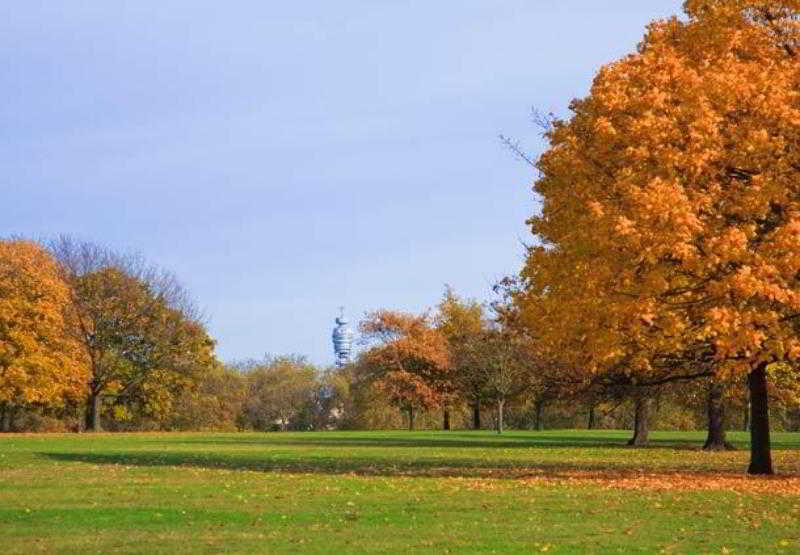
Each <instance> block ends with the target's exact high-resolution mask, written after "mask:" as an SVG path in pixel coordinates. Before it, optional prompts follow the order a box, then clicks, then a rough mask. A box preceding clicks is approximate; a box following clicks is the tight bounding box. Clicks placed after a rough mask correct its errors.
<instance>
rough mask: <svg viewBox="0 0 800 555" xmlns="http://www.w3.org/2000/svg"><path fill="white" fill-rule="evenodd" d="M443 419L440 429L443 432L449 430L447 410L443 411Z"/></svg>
mask: <svg viewBox="0 0 800 555" xmlns="http://www.w3.org/2000/svg"><path fill="white" fill-rule="evenodd" d="M443 418H444V422H442V429H443V430H449V429H450V411H449V410H447V409H444V415H443Z"/></svg>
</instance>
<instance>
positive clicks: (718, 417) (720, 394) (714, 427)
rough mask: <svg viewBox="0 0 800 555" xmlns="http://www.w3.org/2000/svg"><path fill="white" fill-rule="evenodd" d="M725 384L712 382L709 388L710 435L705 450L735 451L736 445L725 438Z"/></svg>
mask: <svg viewBox="0 0 800 555" xmlns="http://www.w3.org/2000/svg"><path fill="white" fill-rule="evenodd" d="M724 396H725V386H724V385H722V384H720V383H715V382H712V383H711V385H710V387H709V388H708V400H707V404H706V408H707V411H706V412H707V414H708V436H707V437H706V442H705V444H704V445H703V450H704V451H735V450H736V447H734V446H733V445H731V444H730V443H729V442H728V441H727V440H726V439H725V402H724Z"/></svg>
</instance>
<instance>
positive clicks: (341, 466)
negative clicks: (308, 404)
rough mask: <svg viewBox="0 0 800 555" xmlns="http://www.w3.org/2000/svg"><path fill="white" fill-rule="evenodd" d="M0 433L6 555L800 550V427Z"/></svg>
mask: <svg viewBox="0 0 800 555" xmlns="http://www.w3.org/2000/svg"><path fill="white" fill-rule="evenodd" d="M628 435H629V434H628V432H617V431H597V432H587V431H563V430H561V431H549V432H536V433H534V432H509V433H507V434H504V435H503V436H497V435H496V434H492V433H490V432H463V431H457V432H416V433H408V432H350V433H348V432H325V433H292V434H281V433H270V434H260V433H246V434H245V433H243V434H120V435H111V434H108V435H106V434H98V435H88V434H86V435H9V436H0V545H2V552H3V553H4V554H5V553H34V552H37V551H44V552H67V553H69V552H73V553H77V552H80V553H87V552H95V553H109V552H138V553H158V552H219V551H225V552H240V553H250V552H272V553H274V552H303V553H307V552H311V553H314V552H318V553H337V552H387V551H388V552H420V553H421V552H426V553H427V552H434V553H446V552H459V553H461V552H486V553H490V552H527V553H530V552H542V551H547V552H551V553H553V552H555V553H561V552H592V553H629V552H646V553H653V552H666V553H722V552H733V553H748V552H749V553H764V552H776V553H779V552H786V553H797V552H800V527H798V524H800V522H798V516H800V494H799V493H798V492H800V457H798V454H799V453H798V450H800V434H774V437H773V441H774V447H775V448H776V452H775V459H776V466H777V467H778V471H779V472H780V473H781V475H782V476H781V477H779V478H774V479H769V478H747V477H745V476H743V474H744V469H745V468H746V464H747V457H748V453H747V452H746V449H747V444H746V439H747V438H746V436H745V435H744V434H736V433H734V434H731V438H730V439H732V440H733V441H734V442H736V443H737V444H738V445H739V447H740V448H741V449H740V450H739V451H736V452H726V453H705V452H702V451H700V450H699V445H700V444H701V442H702V439H703V434H702V433H666V432H665V433H655V434H653V442H652V445H651V447H649V448H646V449H632V448H628V447H624V446H623V445H622V444H623V443H624V440H625V439H626V438H627V437H628Z"/></svg>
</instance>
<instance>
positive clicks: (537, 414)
mask: <svg viewBox="0 0 800 555" xmlns="http://www.w3.org/2000/svg"><path fill="white" fill-rule="evenodd" d="M533 407H534V419H533V429H534V430H536V431H537V432H541V431H542V430H544V422H543V420H542V411H543V410H544V402H543V401H536V402H535V403H534V405H533Z"/></svg>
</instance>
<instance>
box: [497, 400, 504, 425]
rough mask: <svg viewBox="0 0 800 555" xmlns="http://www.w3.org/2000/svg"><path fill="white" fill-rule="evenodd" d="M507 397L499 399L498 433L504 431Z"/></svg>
mask: <svg viewBox="0 0 800 555" xmlns="http://www.w3.org/2000/svg"><path fill="white" fill-rule="evenodd" d="M505 404H506V401H505V399H498V400H497V433H498V434H502V433H503V407H504V406H505Z"/></svg>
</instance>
